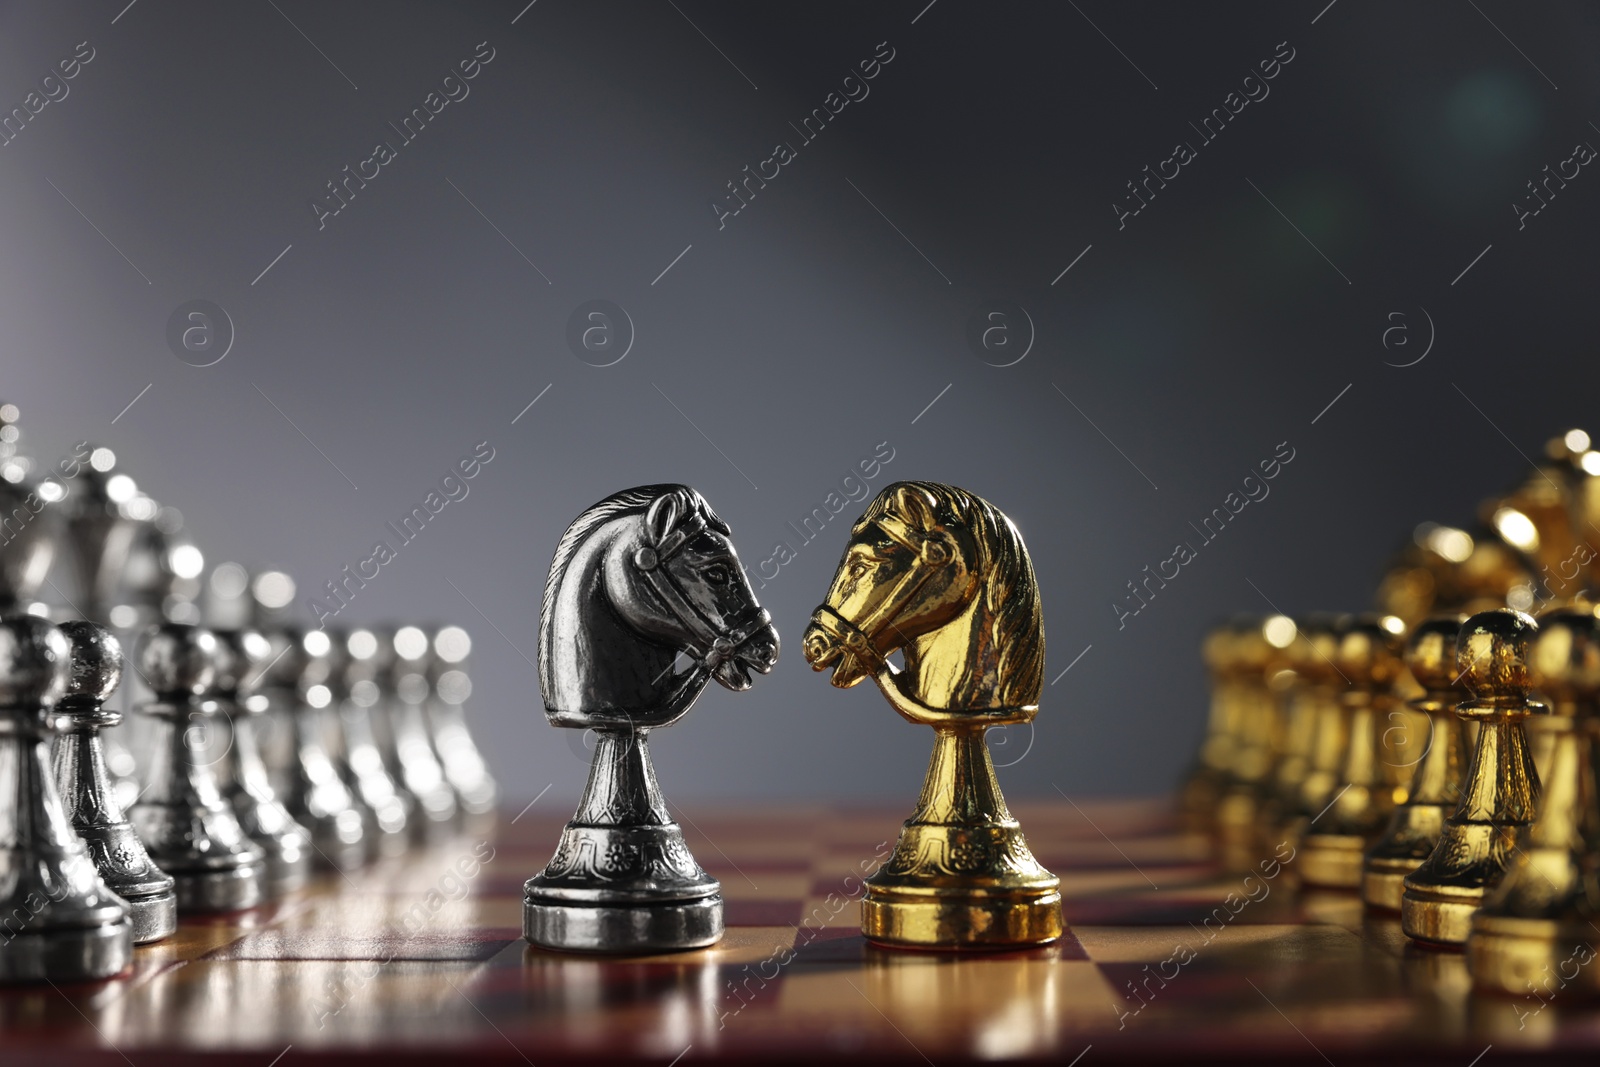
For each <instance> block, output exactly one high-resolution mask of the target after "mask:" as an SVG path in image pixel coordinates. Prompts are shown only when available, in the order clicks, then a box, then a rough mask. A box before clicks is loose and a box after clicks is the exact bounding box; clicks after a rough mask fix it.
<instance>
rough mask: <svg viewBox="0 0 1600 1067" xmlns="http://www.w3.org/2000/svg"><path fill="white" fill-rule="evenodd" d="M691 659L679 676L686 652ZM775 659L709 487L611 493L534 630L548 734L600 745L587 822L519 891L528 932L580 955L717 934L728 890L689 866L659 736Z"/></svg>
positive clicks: (570, 549)
mask: <svg viewBox="0 0 1600 1067" xmlns="http://www.w3.org/2000/svg"><path fill="white" fill-rule="evenodd" d="M680 653H681V654H683V655H685V656H687V657H688V659H689V660H690V661H691V665H690V666H689V667H688V668H687V669H685V670H684V671H683V672H682V673H675V672H674V666H675V664H676V661H677V657H678V656H679V654H680ZM777 660H778V632H777V631H776V630H775V629H773V627H772V621H771V618H770V617H769V616H768V615H767V613H766V611H764V610H763V609H762V607H761V605H760V604H758V603H756V598H755V595H754V594H753V593H752V592H751V590H750V586H749V583H748V582H747V581H746V580H745V575H744V570H743V568H742V567H741V566H740V565H739V558H738V555H737V554H736V553H735V551H734V547H733V542H732V540H731V539H730V535H729V530H728V526H727V524H726V523H724V522H723V521H722V520H721V519H719V518H718V517H717V516H716V514H715V513H714V512H713V511H712V510H711V508H710V506H709V505H707V504H706V502H705V500H704V499H703V498H702V497H701V496H700V494H699V493H697V492H695V491H694V490H693V489H690V488H688V487H687V486H682V485H651V486H643V487H641V488H637V489H629V490H626V491H624V492H621V493H617V494H615V495H613V496H610V497H607V498H606V499H605V500H602V501H600V502H599V503H598V504H596V505H594V506H593V507H591V508H589V509H588V510H587V511H585V512H584V513H583V514H582V515H580V516H578V518H577V519H576V520H575V521H574V522H573V523H572V525H571V526H569V527H568V528H567V531H566V533H565V534H563V535H562V537H561V541H560V543H559V544H558V545H557V546H556V553H555V560H554V562H552V563H551V565H550V576H549V578H548V579H547V581H546V583H545V590H544V604H543V611H542V614H541V617H540V622H539V688H540V691H541V693H542V694H543V697H544V706H545V714H546V715H547V716H548V717H549V719H550V722H551V724H552V725H554V726H562V727H570V728H573V729H592V730H594V731H595V735H596V743H595V751H594V758H593V762H592V763H591V764H590V767H589V782H588V785H587V786H586V787H585V789H584V793H583V799H582V801H580V802H579V805H578V811H577V814H576V815H574V816H573V818H572V820H571V821H570V822H568V823H567V825H566V828H565V829H564V830H563V831H562V834H561V841H560V843H559V844H558V845H557V846H556V852H555V855H554V857H552V858H551V860H550V862H549V864H548V865H546V867H545V869H544V870H543V871H542V872H540V873H539V874H537V875H535V876H534V877H533V878H531V879H530V880H529V881H528V883H527V886H526V888H525V892H524V903H523V921H522V922H523V936H525V937H526V938H527V939H528V940H529V941H530V942H532V943H533V944H535V945H540V946H543V947H546V948H554V949H564V950H567V951H574V952H618V953H622V952H662V951H673V950H679V949H691V948H701V947H704V946H706V945H710V944H712V943H714V942H715V941H716V940H717V939H718V938H719V937H721V936H722V928H723V923H722V886H721V885H720V884H719V883H718V882H717V880H716V879H715V878H712V877H711V876H710V875H708V874H707V873H706V872H705V871H704V870H702V869H701V867H700V865H699V864H698V863H697V862H695V859H694V856H693V855H691V854H690V852H689V848H688V846H687V845H686V844H685V843H684V840H683V831H682V830H680V829H679V827H678V825H677V823H675V822H673V820H672V817H671V815H670V814H669V813H668V811H667V805H666V801H665V800H664V799H663V798H662V796H661V791H660V789H659V788H658V787H657V785H656V777H655V770H654V768H653V767H652V766H651V763H650V749H649V734H650V731H651V730H654V729H656V728H658V727H662V726H670V725H671V724H672V723H674V722H677V721H678V719H680V718H682V717H683V715H684V714H685V713H687V712H688V710H689V708H690V706H691V705H693V703H694V701H695V699H696V698H697V697H698V696H699V695H700V693H701V691H702V690H703V689H704V688H705V686H706V683H707V682H709V681H710V680H711V679H712V678H715V679H716V680H717V681H718V682H720V683H721V684H722V685H724V686H726V687H727V688H729V689H732V690H744V689H748V688H749V687H750V684H751V677H750V672H751V671H752V670H755V671H759V672H761V673H763V674H765V673H766V672H768V671H770V670H771V669H772V667H773V665H774V664H775V663H776V662H777Z"/></svg>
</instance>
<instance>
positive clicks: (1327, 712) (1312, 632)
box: [1281, 615, 1351, 841]
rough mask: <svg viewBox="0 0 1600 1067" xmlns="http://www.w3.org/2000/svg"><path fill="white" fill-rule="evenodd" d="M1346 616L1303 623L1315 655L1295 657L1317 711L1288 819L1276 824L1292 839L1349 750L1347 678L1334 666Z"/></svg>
mask: <svg viewBox="0 0 1600 1067" xmlns="http://www.w3.org/2000/svg"><path fill="white" fill-rule="evenodd" d="M1350 623H1351V618H1350V616H1348V615H1338V616H1331V617H1327V618H1325V619H1321V620H1319V621H1318V622H1316V623H1314V624H1311V625H1308V626H1307V627H1306V629H1305V631H1304V633H1305V636H1306V639H1307V641H1308V642H1309V647H1310V649H1311V651H1312V652H1313V653H1314V655H1312V656H1309V657H1305V656H1302V657H1301V659H1300V663H1301V668H1302V671H1303V672H1305V673H1306V675H1307V677H1308V678H1309V680H1310V682H1311V684H1312V686H1313V688H1314V691H1315V698H1314V699H1315V706H1316V715H1315V720H1316V721H1315V723H1314V728H1313V730H1312V736H1311V747H1310V751H1309V753H1308V754H1307V756H1306V763H1305V766H1306V770H1305V776H1304V777H1302V778H1301V779H1300V784H1299V788H1298V791H1297V792H1298V795H1297V797H1296V800H1295V803H1294V805H1293V810H1294V815H1293V817H1292V819H1291V820H1290V821H1289V822H1288V823H1287V824H1285V825H1284V826H1283V827H1282V828H1281V829H1282V833H1283V835H1284V836H1285V837H1288V838H1292V839H1294V840H1296V841H1298V840H1300V839H1302V838H1303V837H1304V836H1305V835H1306V834H1307V833H1309V832H1311V830H1312V828H1313V827H1314V825H1315V823H1314V822H1313V820H1315V819H1317V818H1319V817H1320V816H1321V814H1322V813H1323V812H1324V811H1326V810H1327V808H1328V805H1329V803H1331V802H1332V801H1333V798H1334V794H1335V793H1336V792H1337V791H1338V788H1339V783H1340V780H1341V779H1342V778H1343V775H1344V764H1345V759H1346V757H1347V756H1348V754H1349V751H1350V711H1349V708H1347V707H1346V706H1345V703H1344V694H1345V692H1347V691H1348V689H1349V678H1348V677H1346V675H1345V674H1344V673H1343V672H1342V671H1340V670H1339V668H1338V666H1337V662H1336V660H1337V657H1338V655H1339V645H1340V643H1341V642H1342V641H1343V640H1344V634H1345V631H1346V630H1347V629H1348V628H1349V626H1350Z"/></svg>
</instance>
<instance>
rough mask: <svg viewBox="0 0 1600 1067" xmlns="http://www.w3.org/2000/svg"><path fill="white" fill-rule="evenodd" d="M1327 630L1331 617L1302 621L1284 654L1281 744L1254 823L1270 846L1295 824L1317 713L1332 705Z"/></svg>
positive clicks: (1331, 641) (1332, 645)
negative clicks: (1287, 678) (1289, 675)
mask: <svg viewBox="0 0 1600 1067" xmlns="http://www.w3.org/2000/svg"><path fill="white" fill-rule="evenodd" d="M1331 624H1332V617H1331V616H1326V615H1311V616H1307V617H1306V618H1305V619H1304V620H1303V621H1302V622H1300V623H1299V624H1298V627H1297V632H1296V634H1295V639H1294V641H1293V642H1292V643H1291V644H1290V645H1289V647H1288V648H1287V649H1286V650H1285V651H1286V653H1287V656H1286V666H1287V668H1288V670H1290V671H1292V672H1293V683H1292V684H1291V685H1290V686H1289V687H1288V689H1287V692H1286V693H1285V694H1284V723H1283V742H1282V745H1281V746H1280V750H1279V754H1278V762H1277V764H1276V765H1275V766H1274V767H1273V769H1272V777H1271V780H1270V782H1269V791H1270V795H1269V797H1268V799H1267V802H1266V804H1265V805H1263V808H1262V813H1261V819H1260V824H1261V834H1262V839H1263V840H1267V839H1268V838H1270V840H1271V842H1273V843H1276V842H1278V841H1281V840H1284V839H1285V837H1286V836H1287V835H1288V834H1290V833H1291V831H1292V830H1293V828H1294V826H1295V824H1296V821H1297V819H1298V817H1299V815H1300V809H1301V804H1300V790H1301V787H1302V785H1303V784H1304V782H1305V779H1306V775H1308V774H1309V773H1310V772H1311V753H1312V749H1313V747H1314V746H1315V744H1316V740H1317V730H1318V726H1319V723H1320V720H1321V718H1322V714H1323V709H1324V708H1326V707H1327V706H1328V705H1329V703H1330V702H1337V699H1338V697H1337V694H1336V693H1334V692H1333V690H1332V689H1331V688H1330V679H1336V678H1337V677H1338V675H1336V674H1334V673H1333V669H1332V659H1333V656H1334V654H1335V652H1336V651H1337V649H1338V642H1337V640H1336V638H1335V635H1334V632H1333V629H1332V625H1331Z"/></svg>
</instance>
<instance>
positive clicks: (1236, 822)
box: [1216, 615, 1298, 870]
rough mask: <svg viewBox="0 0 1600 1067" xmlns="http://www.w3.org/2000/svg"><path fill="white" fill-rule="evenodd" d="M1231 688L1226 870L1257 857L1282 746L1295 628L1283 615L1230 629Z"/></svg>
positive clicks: (1221, 818)
mask: <svg viewBox="0 0 1600 1067" xmlns="http://www.w3.org/2000/svg"><path fill="white" fill-rule="evenodd" d="M1232 629H1233V639H1232V641H1231V642H1230V644H1231V648H1232V654H1231V657H1230V663H1231V667H1232V673H1233V675H1234V678H1233V681H1232V685H1231V686H1230V688H1231V690H1232V692H1233V694H1234V696H1233V699H1234V701H1235V703H1236V704H1237V707H1236V709H1235V711H1234V719H1235V722H1236V728H1235V738H1234V744H1233V752H1232V758H1231V760H1230V766H1229V775H1228V779H1229V780H1228V785H1227V787H1226V788H1225V789H1224V790H1223V793H1222V796H1221V797H1220V798H1219V799H1218V801H1217V809H1216V820H1217V829H1218V846H1219V850H1220V853H1221V859H1222V861H1223V863H1224V865H1225V866H1226V867H1227V868H1228V869H1230V870H1236V869H1248V868H1250V867H1252V866H1254V865H1255V863H1256V862H1257V860H1258V859H1259V858H1260V856H1259V854H1260V850H1261V837H1262V832H1261V831H1262V825H1263V820H1264V818H1265V816H1266V814H1267V811H1268V805H1269V802H1270V801H1271V799H1272V793H1273V772H1274V770H1275V769H1276V768H1277V766H1278V762H1279V759H1280V757H1281V755H1282V753H1283V749H1284V744H1285V732H1286V718H1287V715H1288V710H1289V705H1288V701H1289V694H1290V690H1291V688H1292V687H1293V685H1294V683H1295V682H1296V681H1297V677H1296V675H1295V674H1294V672H1293V669H1292V667H1291V665H1290V654H1289V649H1290V648H1291V647H1292V646H1293V644H1294V643H1295V638H1296V636H1297V635H1298V629H1297V627H1296V626H1295V623H1294V620H1292V619H1290V618H1289V617H1288V616H1286V615H1269V616H1267V617H1265V618H1249V619H1242V620H1239V621H1238V622H1237V623H1235V625H1234V626H1233V628H1232Z"/></svg>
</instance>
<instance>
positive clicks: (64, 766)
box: [55, 622, 178, 945]
mask: <svg viewBox="0 0 1600 1067" xmlns="http://www.w3.org/2000/svg"><path fill="white" fill-rule="evenodd" d="M60 630H61V632H62V634H64V635H65V636H66V638H67V641H68V642H69V644H70V645H71V648H72V652H71V655H72V674H71V681H70V682H69V683H68V684H67V692H66V695H65V696H64V697H62V698H61V702H60V703H59V704H57V705H56V709H55V711H56V718H57V722H58V723H59V724H60V729H61V733H62V737H61V740H60V741H59V742H58V743H57V745H56V766H55V770H56V783H57V785H58V786H59V788H60V791H61V801H62V804H63V805H64V806H65V809H66V813H67V818H68V819H70V820H71V822H72V827H73V829H74V830H76V831H77V832H78V836H79V837H81V838H83V841H84V844H86V845H88V846H89V855H90V856H91V857H93V859H94V863H95V866H96V867H97V868H99V870H100V877H101V879H102V880H103V881H104V882H105V884H106V886H107V888H109V889H110V890H111V891H112V892H114V893H116V894H117V895H118V896H119V897H121V898H122V899H123V900H125V901H127V902H128V907H129V909H130V911H131V917H132V919H133V943H134V944H136V945H146V944H149V943H150V942H152V941H160V940H162V939H164V938H167V937H171V936H172V934H173V933H175V932H176V931H177V929H178V898H177V895H176V893H175V892H174V882H173V879H172V877H171V876H170V875H168V874H167V873H166V872H164V871H162V870H161V868H159V867H157V866H156V865H155V864H154V863H153V862H151V859H150V855H149V853H147V852H146V851H145V847H144V844H143V843H142V842H141V841H140V840H139V835H138V834H137V833H136V832H135V831H134V829H133V824H132V823H130V822H129V821H128V819H127V816H125V815H123V813H122V806H121V805H120V804H119V803H117V796H116V790H115V787H114V786H113V785H112V782H111V775H110V772H109V771H107V769H106V758H105V751H104V749H103V748H102V745H101V740H100V731H101V730H103V729H105V728H106V727H108V726H115V725H116V724H117V723H118V722H120V721H121V720H122V713H121V712H118V711H113V710H111V709H109V708H107V707H106V706H105V703H106V699H107V698H108V697H110V696H111V694H112V693H113V692H114V691H115V690H116V688H117V684H118V683H119V682H120V681H121V680H122V667H123V656H122V646H121V645H120V644H119V643H118V642H117V639H116V637H115V636H114V635H113V634H112V633H111V631H110V630H108V629H106V628H105V627H104V626H101V625H100V624H99V623H93V622H64V623H62V624H61V626H60Z"/></svg>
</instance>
